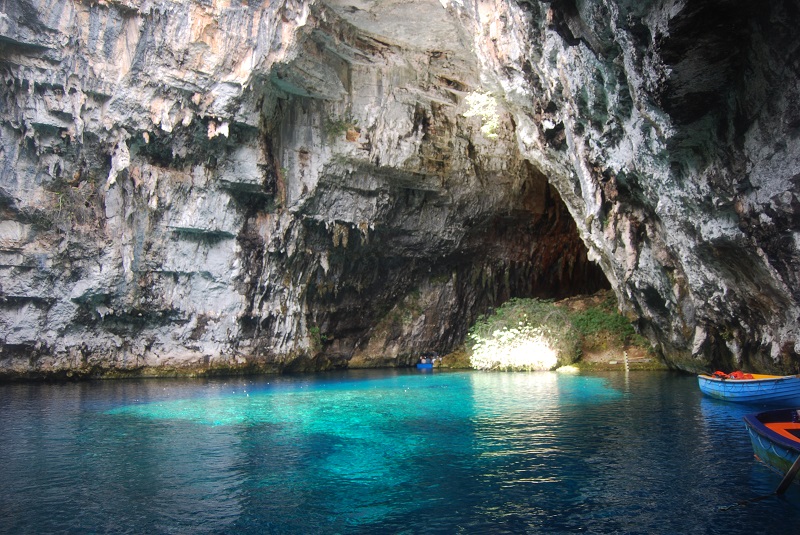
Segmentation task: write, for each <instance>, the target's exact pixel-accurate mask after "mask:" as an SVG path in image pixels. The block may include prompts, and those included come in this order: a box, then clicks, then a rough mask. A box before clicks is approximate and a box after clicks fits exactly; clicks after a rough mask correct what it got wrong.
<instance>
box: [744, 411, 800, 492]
mask: <svg viewBox="0 0 800 535" xmlns="http://www.w3.org/2000/svg"><path fill="white" fill-rule="evenodd" d="M744 425H745V427H746V428H747V433H748V434H749V435H750V442H751V443H752V445H753V453H754V454H755V456H756V458H757V459H759V460H760V461H761V462H763V463H764V464H766V465H767V466H768V467H769V468H771V469H772V470H774V471H775V472H777V473H779V474H780V475H782V476H784V475H786V474H788V472H789V470H790V468H792V466H793V464H794V463H795V461H796V460H797V458H798V457H800V410H798V409H778V410H772V411H765V412H759V413H756V414H748V415H747V416H745V417H744ZM785 479H788V478H785ZM793 481H794V483H800V480H798V478H797V474H796V473H795V475H794V476H793ZM786 486H788V481H787V483H786Z"/></svg>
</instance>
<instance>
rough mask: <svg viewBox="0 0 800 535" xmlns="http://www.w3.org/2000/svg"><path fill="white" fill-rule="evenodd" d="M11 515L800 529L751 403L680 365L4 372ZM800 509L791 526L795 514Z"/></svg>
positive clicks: (206, 529) (227, 525)
mask: <svg viewBox="0 0 800 535" xmlns="http://www.w3.org/2000/svg"><path fill="white" fill-rule="evenodd" d="M0 407H2V412H0V430H2V433H0V483H1V485H0V532H2V533H15V534H16V533H704V534H705V533H726V534H729V533H755V532H758V533H781V534H783V533H791V532H792V530H793V529H795V528H794V527H792V526H796V525H798V521H800V490H798V488H800V487H798V488H792V489H791V491H790V492H789V493H788V494H787V496H786V497H785V498H781V499H778V498H770V499H768V500H763V501H759V502H756V503H752V504H750V505H748V506H746V507H739V508H735V509H733V510H723V507H724V506H726V505H729V504H732V503H734V502H737V501H739V500H744V499H747V498H752V497H755V496H759V495H762V494H768V493H770V492H771V491H772V490H774V488H775V487H776V486H777V484H778V482H779V480H780V478H779V477H778V476H776V475H774V474H772V473H771V472H770V471H769V470H767V469H766V468H765V467H763V466H762V465H760V464H759V463H758V462H756V461H755V460H754V459H753V457H752V451H751V449H750V445H749V442H748V439H747V433H746V432H745V430H744V426H743V424H742V423H741V417H742V415H743V414H745V413H746V412H747V411H748V410H750V409H743V408H741V407H737V406H733V405H729V404H725V403H724V402H717V401H714V400H710V399H707V398H703V397H702V396H701V395H700V393H699V391H698V389H697V383H696V379H695V378H694V377H690V376H683V375H677V374H670V373H648V372H641V373H635V372H634V373H631V374H630V375H627V376H626V375H625V374H623V373H607V374H595V375H577V376H573V375H561V374H555V373H479V372H458V373H456V372H453V373H447V372H445V373H440V372H438V371H437V372H434V373H420V372H417V371H416V370H414V371H410V372H409V371H374V372H342V373H338V372H337V373H327V374H315V375H298V376H281V377H266V378H257V379H253V378H248V379H234V380H231V379H227V380H223V379H219V380H140V381H106V382H92V383H70V384H33V385H3V386H0ZM787 526H788V527H787Z"/></svg>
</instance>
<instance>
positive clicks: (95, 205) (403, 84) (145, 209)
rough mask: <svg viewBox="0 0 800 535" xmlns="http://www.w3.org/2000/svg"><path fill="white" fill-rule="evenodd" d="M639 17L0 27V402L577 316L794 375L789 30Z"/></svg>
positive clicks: (657, 344)
mask: <svg viewBox="0 0 800 535" xmlns="http://www.w3.org/2000/svg"><path fill="white" fill-rule="evenodd" d="M669 6H671V7H669ZM669 6H666V5H664V4H663V3H660V2H641V3H638V4H636V5H633V4H631V3H625V2H613V1H609V2H574V1H552V2H546V1H529V0H524V1H523V0H520V1H518V2H517V1H515V2H500V1H497V2H493V1H487V2H479V3H473V4H467V3H462V2H457V1H449V0H441V1H438V0H437V1H434V0H414V1H411V2H400V1H394V0H326V1H317V2H305V1H300V0H287V1H285V2H277V3H267V2H261V1H251V2H212V3H208V2H172V1H170V0H160V1H158V2H155V3H154V4H152V5H151V4H148V5H147V6H144V7H141V8H138V7H136V6H133V5H132V4H130V3H129V2H99V3H89V4H86V3H82V2H68V1H66V0H63V1H62V0H59V1H57V2H54V3H53V5H51V6H49V7H45V6H44V5H39V4H37V3H35V2H27V1H22V2H11V3H9V4H8V5H7V6H4V7H3V9H4V10H5V11H4V12H3V13H4V14H5V15H6V17H7V18H4V19H2V20H4V21H5V20H8V21H12V20H13V21H16V22H15V24H6V23H3V24H2V25H0V31H1V32H2V34H0V74H2V83H3V91H2V92H0V99H2V106H1V107H0V134H2V135H0V158H2V166H1V167H0V215H1V216H2V220H1V221H0V253H1V259H2V263H0V270H2V282H0V327H2V334H3V338H2V340H1V341H0V374H2V376H3V377H18V376H21V377H42V376H51V375H65V374H72V375H75V374H77V375H78V376H95V375H99V376H103V375H114V374H128V373H129V374H134V375H135V374H144V375H148V374H153V375H158V374H160V373H188V374H194V373H240V372H241V373H243V372H263V371H268V372H273V371H285V370H317V369H329V368H339V367H377V366H404V365H407V364H409V363H410V362H412V360H413V359H414V358H415V355H417V354H419V353H420V352H424V351H429V350H435V351H437V352H448V351H452V350H453V349H455V348H456V347H458V346H459V344H461V343H462V341H463V340H464V336H465V333H466V332H467V329H468V328H469V326H470V324H471V323H472V322H473V321H474V320H475V319H476V318H478V317H479V316H481V315H482V314H484V313H486V312H488V311H491V310H492V309H495V308H496V307H498V306H500V305H501V304H502V303H504V302H506V301H508V300H509V299H512V298H515V297H538V298H544V299H561V298H565V297H569V296H574V295H578V294H592V293H594V292H596V291H597V290H601V289H605V290H610V291H611V293H613V297H614V298H615V301H616V304H617V305H618V307H619V310H620V312H621V313H622V314H624V315H625V316H626V317H627V318H629V319H631V320H632V321H634V322H635V325H636V327H637V330H638V332H639V333H640V334H641V335H643V336H645V337H647V339H648V341H649V343H650V344H651V345H652V348H653V351H654V354H655V355H656V356H657V357H658V358H659V359H660V360H663V361H664V362H665V363H666V364H667V365H668V366H670V367H672V368H677V369H681V370H685V371H690V372H695V371H700V370H707V369H709V368H711V367H714V366H717V365H723V364H724V365H725V366H728V367H748V368H750V369H751V370H752V371H783V372H794V371H796V370H797V369H798V362H800V359H798V357H797V355H798V348H800V342H798V340H800V334H799V332H798V327H797V325H798V322H797V318H798V317H800V305H798V292H797V291H796V288H797V287H798V281H799V280H800V277H799V276H798V273H800V271H799V270H798V269H797V265H798V263H799V262H800V261H799V260H798V258H800V255H798V252H797V251H798V246H797V243H798V238H797V236H798V235H800V234H798V232H797V226H798V225H797V221H798V217H797V215H796V214H797V213H798V211H799V210H800V202H798V199H797V196H796V189H797V177H798V176H800V164H799V163H798V162H800V158H798V155H800V136H799V135H798V124H800V121H799V120H798V110H800V105H798V102H800V89H798V86H797V84H796V83H794V82H795V81H796V80H797V79H798V78H800V75H799V74H798V73H800V64H798V63H797V61H796V60H795V59H794V57H793V56H792V55H790V54H789V55H787V54H786V53H785V51H787V50H795V49H796V48H797V46H798V37H797V35H796V32H795V31H794V30H793V28H795V27H796V24H795V23H796V22H797V21H798V19H799V18H800V14H799V13H798V9H797V7H796V6H794V4H793V3H792V2H789V1H785V2H783V1H782V2H771V3H770V4H769V6H768V7H766V8H764V9H759V10H753V9H752V7H751V6H749V4H748V3H747V2H743V1H739V0H724V1H723V0H720V1H714V2H705V3H703V4H702V5H698V6H687V5H684V4H680V3H675V4H674V5H673V4H669ZM713 13H724V14H725V16H724V17H723V18H721V19H719V20H718V21H717V23H715V24H713V25H708V24H706V23H705V21H706V20H707V19H711V18H713V17H712V16H711V14H713Z"/></svg>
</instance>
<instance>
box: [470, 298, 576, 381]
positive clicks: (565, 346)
mask: <svg viewBox="0 0 800 535" xmlns="http://www.w3.org/2000/svg"><path fill="white" fill-rule="evenodd" d="M467 342H468V349H469V352H470V364H471V366H472V367H473V368H475V369H479V370H508V371H517V370H519V371H523V370H524V371H543V370H552V369H554V368H556V367H558V366H559V365H564V364H570V363H572V362H574V361H575V360H576V359H577V357H578V355H579V351H580V346H579V344H580V336H578V335H577V333H575V332H574V330H573V327H572V324H571V322H570V318H569V315H568V314H567V312H565V311H564V310H562V309H560V308H558V307H556V306H555V305H554V304H553V303H552V302H550V301H539V300H536V299H512V300H511V301H509V302H508V303H506V304H505V305H503V306H502V307H500V308H499V309H497V311H495V313H494V314H492V315H491V316H486V317H483V318H481V319H479V320H478V321H477V322H476V323H475V325H474V326H473V327H472V328H471V329H470V331H469V335H468V338H467Z"/></svg>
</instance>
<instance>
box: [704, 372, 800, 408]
mask: <svg viewBox="0 0 800 535" xmlns="http://www.w3.org/2000/svg"><path fill="white" fill-rule="evenodd" d="M722 375H723V376H717V375H716V374H715V375H707V374H701V375H698V376H697V381H698V383H699V385H700V391H701V392H703V394H705V395H707V396H710V397H712V398H716V399H721V400H724V401H734V402H737V403H751V404H762V405H784V406H790V405H792V406H800V375H762V374H752V375H751V374H746V375H745V377H747V378H746V379H736V378H733V377H731V376H726V375H724V374H722ZM731 375H732V376H733V375H734V374H731Z"/></svg>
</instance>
